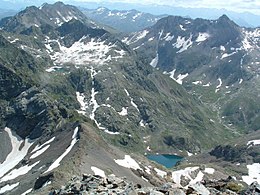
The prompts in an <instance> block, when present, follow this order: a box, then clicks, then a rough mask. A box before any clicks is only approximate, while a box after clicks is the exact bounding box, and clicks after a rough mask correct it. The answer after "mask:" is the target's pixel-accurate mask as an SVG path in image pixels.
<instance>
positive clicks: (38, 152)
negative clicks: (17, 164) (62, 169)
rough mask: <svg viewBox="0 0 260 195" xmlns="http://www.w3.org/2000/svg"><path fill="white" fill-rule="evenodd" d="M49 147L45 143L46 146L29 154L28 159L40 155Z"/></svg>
mask: <svg viewBox="0 0 260 195" xmlns="http://www.w3.org/2000/svg"><path fill="white" fill-rule="evenodd" d="M49 147H50V145H47V146H45V147H43V148H41V149H40V150H38V151H36V152H35V153H34V154H33V155H32V156H30V159H34V158H36V157H38V156H40V155H41V154H43V153H44V152H45V151H46V150H47V149H48V148H49Z"/></svg>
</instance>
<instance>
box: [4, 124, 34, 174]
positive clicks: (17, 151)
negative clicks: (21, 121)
mask: <svg viewBox="0 0 260 195" xmlns="http://www.w3.org/2000/svg"><path fill="white" fill-rule="evenodd" d="M4 130H5V131H6V132H7V133H8V135H9V137H10V140H11V144H12V151H11V152H10V153H9V154H8V156H7V157H6V159H5V161H4V162H3V163H2V164H0V178H1V177H3V176H4V175H5V174H6V173H7V172H9V171H10V170H12V169H13V168H14V167H15V166H16V165H17V164H18V163H19V162H20V161H21V160H23V159H24V157H25V156H26V155H27V152H28V150H29V148H30V147H31V146H32V145H33V142H32V141H31V140H29V139H25V140H23V139H22V138H21V137H19V136H18V135H17V134H16V133H15V132H13V131H11V129H9V128H8V127H5V128H4Z"/></svg>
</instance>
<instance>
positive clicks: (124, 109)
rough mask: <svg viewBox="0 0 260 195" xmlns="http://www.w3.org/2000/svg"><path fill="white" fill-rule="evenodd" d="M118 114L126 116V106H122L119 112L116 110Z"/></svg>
mask: <svg viewBox="0 0 260 195" xmlns="http://www.w3.org/2000/svg"><path fill="white" fill-rule="evenodd" d="M118 114H119V115H121V116H126V115H127V107H126V108H125V107H123V108H122V111H121V112H118Z"/></svg>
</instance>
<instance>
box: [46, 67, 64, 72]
mask: <svg viewBox="0 0 260 195" xmlns="http://www.w3.org/2000/svg"><path fill="white" fill-rule="evenodd" d="M61 68H62V67H61V66H52V67H50V68H47V69H46V70H45V71H46V72H55V71H56V70H58V69H61Z"/></svg>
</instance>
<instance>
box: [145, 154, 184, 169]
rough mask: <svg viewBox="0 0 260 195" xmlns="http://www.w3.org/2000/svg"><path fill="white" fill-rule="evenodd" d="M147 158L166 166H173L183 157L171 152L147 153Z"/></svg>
mask: <svg viewBox="0 0 260 195" xmlns="http://www.w3.org/2000/svg"><path fill="white" fill-rule="evenodd" d="M147 158H148V159H149V160H152V161H155V162H157V163H159V164H161V165H163V166H165V167H166V168H172V167H173V166H175V165H176V163H177V162H179V161H181V160H182V159H183V157H181V156H177V155H171V154H158V155H155V154H150V155H147Z"/></svg>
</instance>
